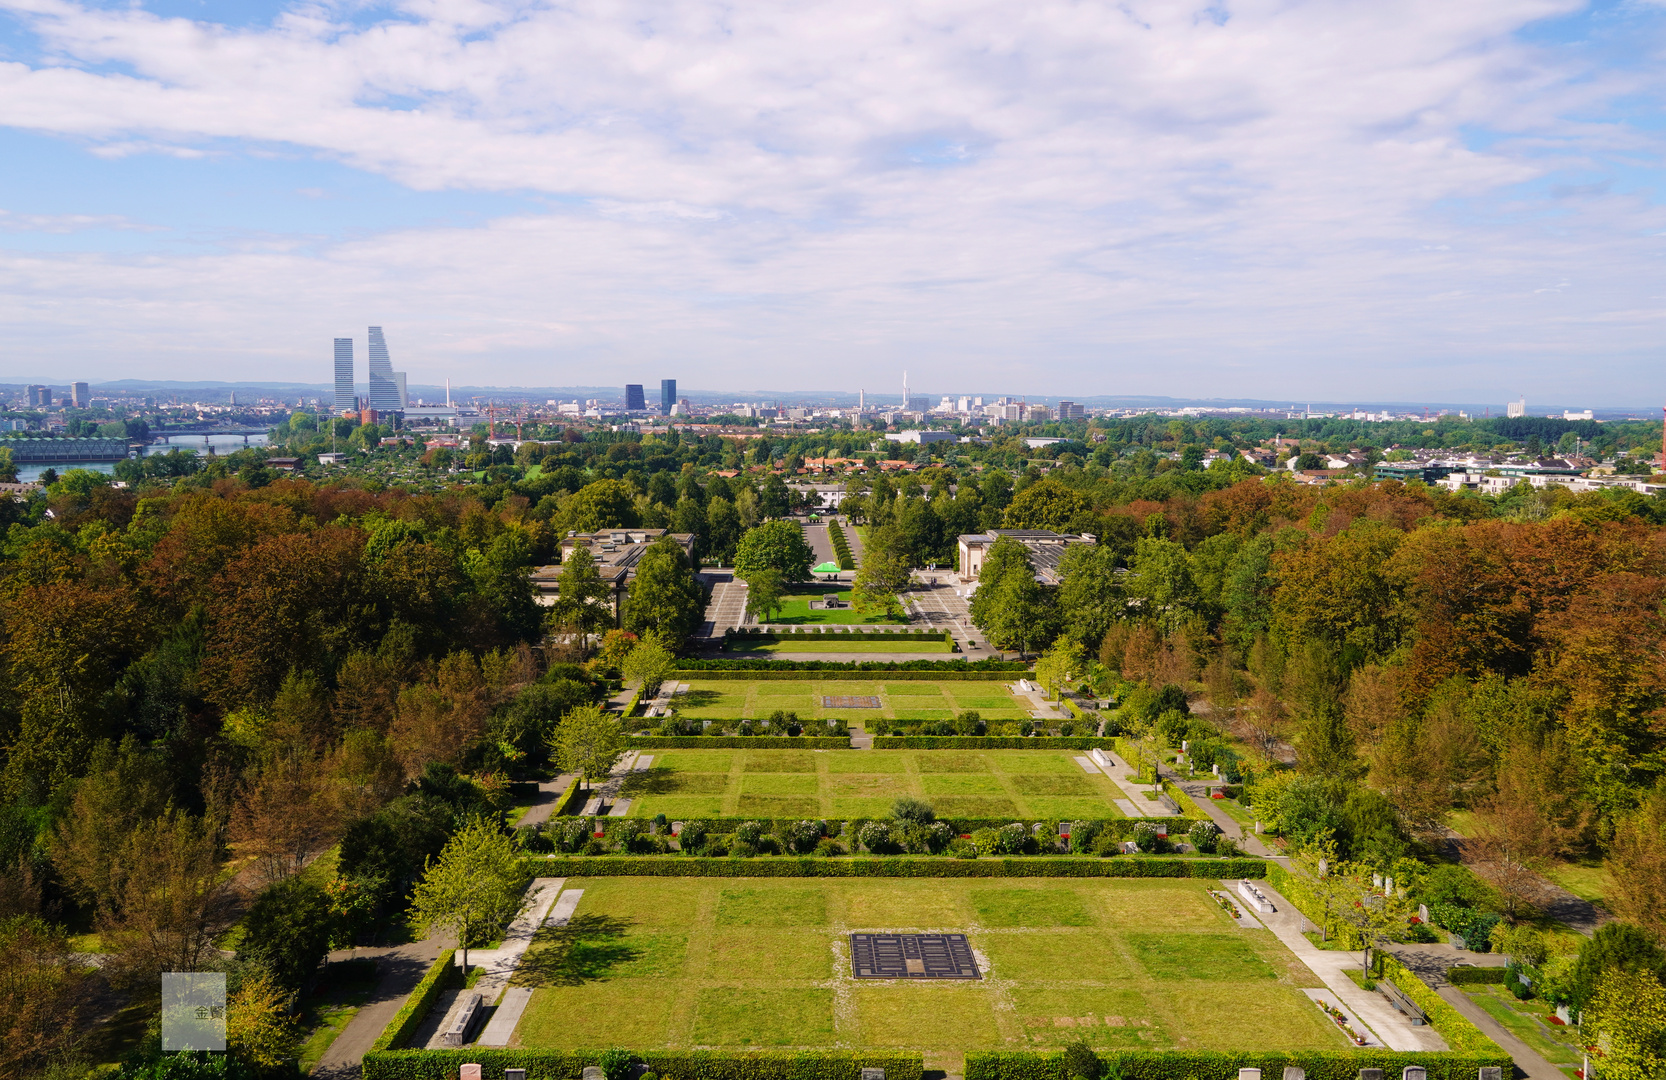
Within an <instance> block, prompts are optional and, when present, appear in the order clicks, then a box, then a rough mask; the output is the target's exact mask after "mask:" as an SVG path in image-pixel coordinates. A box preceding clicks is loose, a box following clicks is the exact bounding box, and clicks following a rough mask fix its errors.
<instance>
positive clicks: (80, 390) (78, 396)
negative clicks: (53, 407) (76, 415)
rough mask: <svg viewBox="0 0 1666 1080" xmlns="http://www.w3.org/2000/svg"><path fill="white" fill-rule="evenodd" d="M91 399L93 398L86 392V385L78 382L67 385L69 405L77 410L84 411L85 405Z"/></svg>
mask: <svg viewBox="0 0 1666 1080" xmlns="http://www.w3.org/2000/svg"><path fill="white" fill-rule="evenodd" d="M92 399H93V396H92V394H91V393H89V392H88V391H87V384H86V383H84V382H78V383H70V384H69V400H70V403H71V404H73V405H74V406H75V407H76V408H77V409H85V408H86V407H87V405H88V404H89V403H91V401H92Z"/></svg>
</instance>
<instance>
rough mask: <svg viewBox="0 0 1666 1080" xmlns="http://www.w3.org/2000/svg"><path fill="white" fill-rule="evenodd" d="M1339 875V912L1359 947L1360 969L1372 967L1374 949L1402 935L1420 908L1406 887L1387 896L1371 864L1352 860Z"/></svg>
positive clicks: (1337, 909)
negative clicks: (1405, 889)
mask: <svg viewBox="0 0 1666 1080" xmlns="http://www.w3.org/2000/svg"><path fill="white" fill-rule="evenodd" d="M1336 876H1337V878H1338V879H1339V880H1338V881H1337V882H1336V887H1337V891H1338V893H1339V900H1340V903H1339V904H1338V905H1337V907H1336V914H1337V916H1338V918H1340V919H1341V921H1342V922H1343V924H1345V925H1346V926H1347V927H1348V928H1349V930H1350V931H1351V933H1352V934H1353V938H1354V947H1355V948H1357V949H1359V950H1360V970H1361V971H1369V970H1371V950H1372V949H1373V948H1375V947H1376V946H1378V945H1380V944H1382V943H1383V942H1385V941H1395V940H1400V939H1403V938H1404V937H1405V934H1406V932H1407V930H1409V929H1410V927H1411V920H1412V916H1413V915H1415V914H1416V913H1417V911H1416V909H1415V908H1413V907H1412V906H1411V899H1410V896H1409V895H1408V894H1407V893H1405V892H1403V891H1402V892H1400V893H1399V894H1397V895H1395V896H1384V895H1383V893H1382V891H1381V890H1379V889H1378V888H1377V887H1376V886H1375V885H1374V884H1373V883H1372V881H1371V871H1370V868H1369V867H1363V866H1358V865H1355V864H1349V865H1347V866H1346V867H1344V868H1343V869H1342V872H1341V873H1339V874H1337V875H1336Z"/></svg>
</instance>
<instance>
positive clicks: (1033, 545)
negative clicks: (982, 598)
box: [959, 529, 1099, 585]
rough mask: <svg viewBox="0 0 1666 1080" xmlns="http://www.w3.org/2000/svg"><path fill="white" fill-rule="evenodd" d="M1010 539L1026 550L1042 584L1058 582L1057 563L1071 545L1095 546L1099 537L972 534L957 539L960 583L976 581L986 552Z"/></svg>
mask: <svg viewBox="0 0 1666 1080" xmlns="http://www.w3.org/2000/svg"><path fill="white" fill-rule="evenodd" d="M1003 536H1005V537H1010V538H1012V539H1014V540H1016V541H1018V542H1019V543H1020V544H1023V545H1024V547H1025V548H1026V549H1027V550H1028V552H1029V556H1030V567H1031V568H1032V569H1033V570H1034V571H1035V576H1036V580H1038V581H1040V582H1041V583H1042V584H1043V585H1057V584H1058V583H1059V562H1060V561H1061V560H1062V559H1063V558H1064V553H1065V551H1066V550H1068V549H1069V547H1070V545H1072V544H1096V543H1098V542H1099V538H1098V537H1097V536H1094V535H1093V534H1092V533H1081V534H1080V535H1076V534H1072V533H1056V532H1051V531H1049V530H1047V529H991V530H989V531H988V532H986V533H971V534H967V535H963V536H961V538H960V566H959V569H960V580H961V581H976V580H978V574H979V572H980V571H982V569H983V561H984V559H985V557H986V556H987V555H988V554H989V549H990V548H992V547H994V546H995V542H996V541H997V540H999V539H1000V538H1001V537H1003Z"/></svg>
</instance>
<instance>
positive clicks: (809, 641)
mask: <svg viewBox="0 0 1666 1080" xmlns="http://www.w3.org/2000/svg"><path fill="white" fill-rule="evenodd" d="M728 651H729V652H731V653H739V654H745V653H778V652H787V653H795V652H830V653H865V652H867V653H946V652H952V651H953V650H952V649H950V647H949V643H948V642H947V641H921V640H919V639H916V638H905V637H896V638H874V639H872V640H865V639H858V640H855V641H852V640H851V639H850V638H849V637H846V636H844V635H840V636H839V637H835V638H827V637H788V638H782V639H780V640H778V641H765V640H763V639H757V640H751V639H747V638H737V639H735V640H734V641H732V642H730V643H729V647H728Z"/></svg>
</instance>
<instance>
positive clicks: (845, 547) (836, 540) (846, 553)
mask: <svg viewBox="0 0 1666 1080" xmlns="http://www.w3.org/2000/svg"><path fill="white" fill-rule="evenodd" d="M827 539H828V540H829V541H830V542H831V543H832V544H833V554H835V555H837V556H838V557H839V569H840V570H854V569H856V560H855V559H854V558H853V557H852V556H851V554H850V541H849V540H847V539H845V530H844V529H843V528H842V527H841V526H840V525H839V520H838V519H837V518H832V519H829V520H828V522H827Z"/></svg>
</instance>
